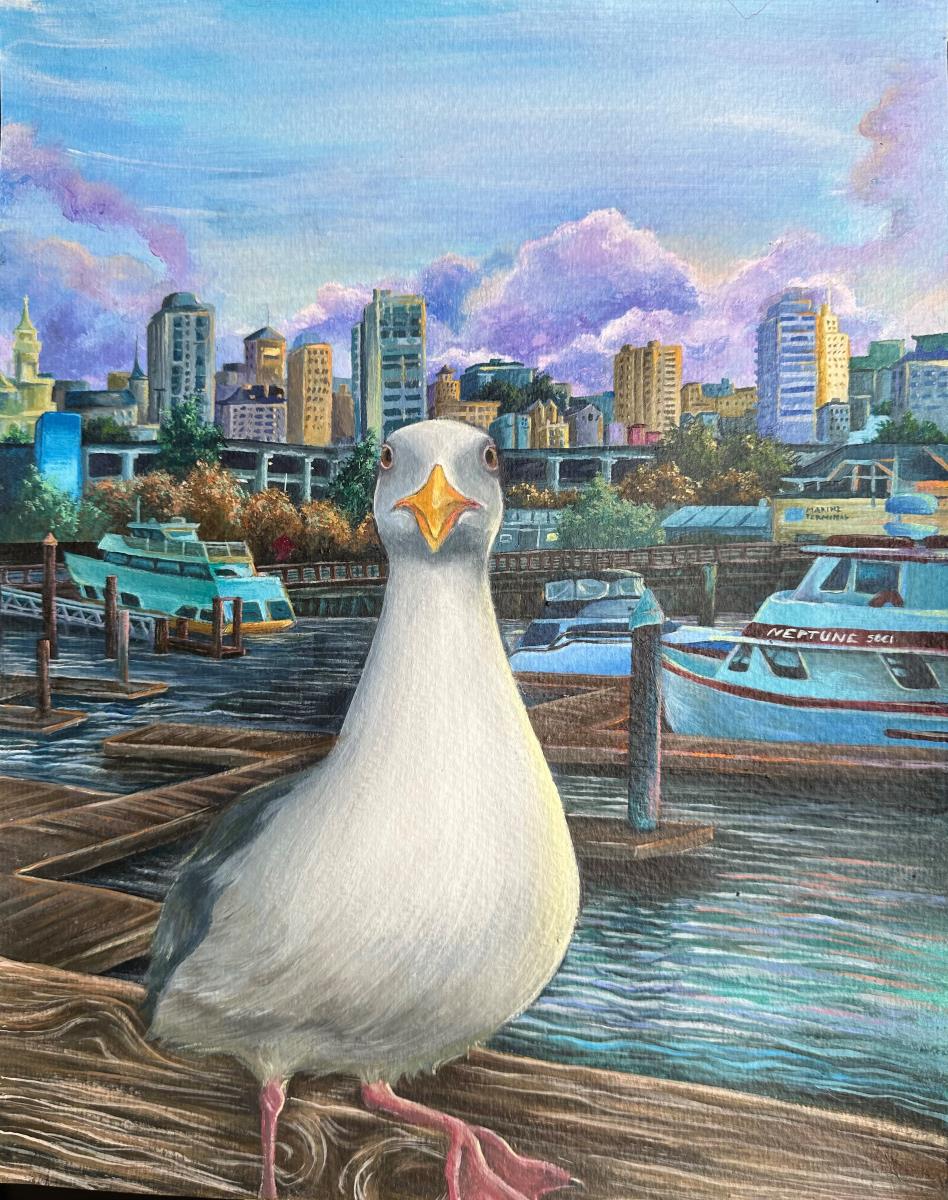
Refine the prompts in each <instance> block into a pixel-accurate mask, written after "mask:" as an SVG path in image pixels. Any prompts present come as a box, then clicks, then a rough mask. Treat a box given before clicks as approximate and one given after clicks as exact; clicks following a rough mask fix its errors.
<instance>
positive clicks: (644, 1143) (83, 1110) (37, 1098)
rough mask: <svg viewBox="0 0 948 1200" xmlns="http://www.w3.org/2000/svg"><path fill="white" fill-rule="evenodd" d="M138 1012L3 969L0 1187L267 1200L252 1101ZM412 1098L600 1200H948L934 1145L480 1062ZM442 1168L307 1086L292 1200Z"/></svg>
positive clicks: (875, 1126)
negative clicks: (547, 1163) (538, 1160)
mask: <svg viewBox="0 0 948 1200" xmlns="http://www.w3.org/2000/svg"><path fill="white" fill-rule="evenodd" d="M141 995H142V993H141V989H139V988H137V987H135V986H134V985H131V984H128V983H122V982H120V981H116V980H110V979H103V978H95V977H89V976H82V975H76V974H72V973H70V972H65V971H59V970H54V969H51V968H48V967H39V966H34V965H28V964H20V963H11V962H3V961H0V1081H2V1085H3V1095H4V1114H3V1128H4V1142H3V1150H2V1151H0V1179H3V1180H4V1181H13V1180H16V1181H20V1182H24V1181H35V1182H43V1183H58V1184H67V1185H68V1184H71V1185H78V1186H82V1187H102V1188H105V1187H111V1188H124V1189H126V1190H129V1191H137V1192H161V1193H165V1194H177V1195H207V1196H238V1195H253V1194H254V1192H255V1191H256V1187H257V1182H258V1169H259V1168H258V1159H257V1116H256V1111H255V1086H254V1084H253V1081H252V1080H251V1079H250V1078H249V1077H248V1076H247V1075H246V1073H245V1072H244V1071H243V1070H242V1069H241V1068H239V1067H238V1066H237V1065H236V1064H234V1063H232V1062H230V1061H228V1060H224V1059H214V1058H205V1059H179V1058H175V1057H173V1056H171V1055H169V1054H165V1053H162V1052H161V1051H159V1050H158V1049H156V1048H155V1047H154V1046H152V1045H150V1044H149V1043H146V1042H145V1041H144V1040H143V1038H142V1025H141V1020H140V1017H139V1015H138V1011H137V1008H138V1004H139V1003H140V1000H141ZM402 1090H403V1091H404V1092H405V1093H406V1094H410V1095H412V1096H414V1097H415V1098H416V1099H419V1100H423V1101H425V1102H427V1103H432V1104H436V1105H438V1106H439V1107H442V1108H444V1109H446V1110H447V1111H449V1112H452V1113H455V1114H456V1115H458V1116H461V1117H463V1118H465V1119H467V1120H473V1121H475V1122H477V1123H479V1124H484V1125H487V1126H489V1127H491V1128H493V1129H495V1130H497V1132H499V1133H500V1134H502V1135H503V1136H505V1137H507V1138H508V1139H509V1140H510V1141H511V1143H512V1144H513V1145H514V1147H515V1148H516V1149H517V1150H520V1151H522V1152H526V1153H532V1154H539V1155H543V1156H546V1157H549V1158H552V1159H554V1160H556V1161H557V1162H560V1163H561V1164H562V1165H563V1166H565V1167H566V1168H567V1169H568V1170H570V1171H571V1172H572V1173H573V1174H574V1175H575V1176H577V1177H578V1178H579V1179H581V1180H582V1181H583V1189H582V1191H581V1193H579V1194H581V1195H582V1196H583V1197H584V1198H585V1200H616V1198H626V1197H628V1198H631V1197H635V1198H636V1200H682V1198H684V1197H687V1198H688V1200H801V1198H803V1197H805V1198H806V1200H883V1198H885V1200H936V1198H938V1197H942V1196H944V1195H945V1189H946V1187H948V1174H946V1165H945V1164H946V1161H948V1139H946V1138H944V1137H942V1136H940V1135H939V1134H936V1133H932V1132H928V1131H925V1130H919V1129H914V1128H911V1127H907V1126H904V1125H899V1124H896V1123H893V1122H887V1121H881V1120H874V1119H871V1118H867V1117H858V1116H850V1115H845V1114H840V1113H835V1112H827V1111H823V1110H817V1109H811V1108H804V1107H799V1106H795V1105H791V1104H786V1103H782V1102H779V1101H775V1100H768V1099H763V1098H761V1097H755V1096H749V1095H744V1094H741V1093H737V1092H730V1091H726V1090H724V1089H718V1088H708V1087H701V1086H698V1085H693V1084H684V1083H672V1082H667V1081H663V1080H655V1079H646V1078H643V1077H640V1076H632V1075H621V1074H617V1073H613V1072H607V1071H595V1070H591V1069H585V1068H576V1067H566V1066H558V1065H556V1064H552V1063H543V1062H537V1061H534V1060H530V1059H523V1058H512V1057H509V1056H505V1055H500V1054H493V1053H483V1052H478V1053H474V1054H472V1055H471V1056H470V1058H469V1059H468V1060H466V1061H462V1062H459V1063H457V1064H454V1065H452V1066H450V1067H447V1068H445V1069H443V1070H441V1071H439V1072H438V1074H437V1075H436V1076H433V1077H429V1076H426V1077H424V1078H420V1079H417V1080H415V1081H414V1082H412V1083H411V1084H410V1085H408V1086H406V1087H405V1088H403V1089H402ZM443 1153H444V1148H443V1144H442V1143H441V1142H440V1140H439V1139H437V1138H435V1137H433V1136H431V1137H429V1136H428V1135H425V1134H422V1133H418V1132H415V1131H407V1130H402V1129H400V1128H399V1127H398V1126H396V1125H394V1124H392V1123H390V1122H387V1121H382V1120H380V1119H378V1118H376V1117H374V1116H372V1115H370V1114H368V1113H365V1112H364V1111H363V1110H362V1109H361V1107H360V1106H359V1104H358V1102H357V1093H356V1087H355V1084H354V1083H353V1082H352V1081H351V1080H347V1079H343V1078H341V1077H335V1078H330V1079H326V1080H317V1079H312V1078H307V1077H299V1078H297V1079H296V1080H294V1081H293V1084H292V1087H291V1090H290V1098H289V1101H288V1103H287V1107H286V1110H285V1112H284V1116H283V1119H282V1121H281V1133H280V1139H279V1147H278V1158H277V1161H278V1182H279V1185H280V1189H281V1195H283V1196H285V1197H287V1198H289V1200H292V1197H295V1196H309V1197H317V1196H319V1197H322V1196H325V1197H329V1196H344V1197H348V1198H354V1197H355V1196H357V1195H359V1196H363V1197H364V1196H366V1195H371V1196H373V1197H375V1198H376V1200H395V1198H396V1197H399V1198H401V1200H404V1198H405V1197H409V1196H410V1197H412V1198H413V1200H429V1198H430V1200H434V1197H436V1196H438V1195H440V1194H442V1192H443V1178H442V1159H443ZM569 1194H570V1193H568V1192H564V1195H569Z"/></svg>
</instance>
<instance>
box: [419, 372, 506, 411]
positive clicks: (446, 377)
mask: <svg viewBox="0 0 948 1200" xmlns="http://www.w3.org/2000/svg"><path fill="white" fill-rule="evenodd" d="M460 403H461V381H460V380H459V379H456V378H455V376H454V371H453V370H452V369H451V368H450V367H449V366H448V364H447V363H445V365H444V366H443V367H442V368H441V370H440V371H439V372H438V374H437V375H436V376H435V377H434V379H433V380H432V381H431V383H429V384H428V412H429V414H430V415H431V416H432V417H437V418H441V417H453V416H454V415H455V410H456V409H457V407H458V405H459V404H460ZM495 415H496V414H495Z"/></svg>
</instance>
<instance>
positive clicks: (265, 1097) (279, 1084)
mask: <svg viewBox="0 0 948 1200" xmlns="http://www.w3.org/2000/svg"><path fill="white" fill-rule="evenodd" d="M285 1102H286V1084H285V1083H284V1081H283V1080H282V1079H271V1080H269V1081H268V1082H267V1083H265V1084H264V1085H263V1087H262V1088H261V1089H260V1149H261V1152H262V1154H263V1178H262V1179H261V1182H260V1200H277V1185H276V1172H275V1160H276V1137H277V1122H278V1120H279V1119H280V1113H281V1112H282V1111H283V1105H284V1103H285Z"/></svg>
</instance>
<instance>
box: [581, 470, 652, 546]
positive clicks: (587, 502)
mask: <svg viewBox="0 0 948 1200" xmlns="http://www.w3.org/2000/svg"><path fill="white" fill-rule="evenodd" d="M558 533H559V540H560V544H561V545H562V547H563V548H564V550H630V549H633V548H634V547H636V546H655V545H659V544H660V543H661V542H664V540H665V534H664V532H663V530H662V527H661V524H660V522H659V519H658V513H657V512H656V511H655V509H654V508H652V507H651V505H648V504H632V503H630V502H629V501H628V500H623V499H622V497H621V496H620V495H619V493H618V492H617V491H616V489H615V488H613V487H610V486H609V484H607V483H606V482H605V481H604V480H603V479H601V478H600V477H598V476H597V478H596V479H594V480H593V482H592V483H591V484H590V485H589V487H588V488H586V490H585V491H584V492H583V494H582V495H581V496H580V498H579V500H578V501H577V502H576V503H575V504H573V505H571V506H570V507H569V508H567V509H565V510H564V512H563V517H562V519H561V520H560V524H559V527H558Z"/></svg>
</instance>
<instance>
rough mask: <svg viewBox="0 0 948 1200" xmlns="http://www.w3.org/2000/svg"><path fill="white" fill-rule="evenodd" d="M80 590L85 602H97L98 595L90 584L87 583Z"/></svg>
mask: <svg viewBox="0 0 948 1200" xmlns="http://www.w3.org/2000/svg"><path fill="white" fill-rule="evenodd" d="M82 590H83V592H84V593H85V596H86V599H87V600H97V599H98V598H99V593H98V592H97V591H96V590H95V588H94V587H93V586H92V584H90V583H87V584H86V585H85V586H84V587H83V589H82Z"/></svg>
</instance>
